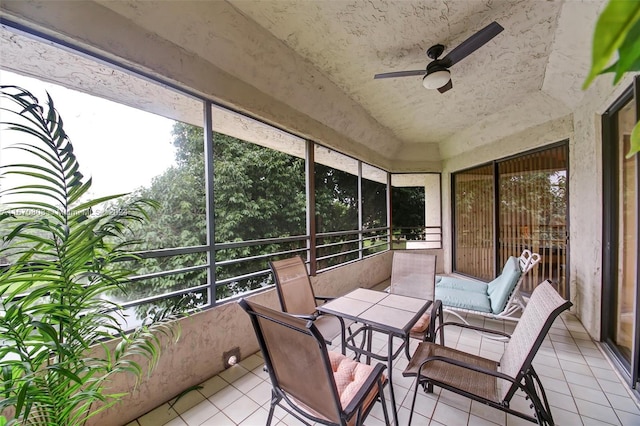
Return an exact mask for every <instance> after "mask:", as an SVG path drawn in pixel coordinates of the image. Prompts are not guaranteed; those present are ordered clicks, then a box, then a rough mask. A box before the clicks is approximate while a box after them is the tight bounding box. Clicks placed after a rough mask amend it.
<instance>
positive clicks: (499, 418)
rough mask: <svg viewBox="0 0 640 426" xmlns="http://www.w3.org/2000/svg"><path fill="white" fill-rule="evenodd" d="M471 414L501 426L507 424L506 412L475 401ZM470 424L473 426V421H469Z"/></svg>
mask: <svg viewBox="0 0 640 426" xmlns="http://www.w3.org/2000/svg"><path fill="white" fill-rule="evenodd" d="M471 414H473V415H474V416H477V417H481V418H483V419H484V420H488V421H490V422H493V423H496V424H499V425H504V424H506V422H507V416H506V413H505V412H504V411H500V410H498V409H497V408H493V407H489V406H488V405H485V404H481V403H479V402H477V401H473V402H472V403H471ZM469 424H473V423H471V420H469Z"/></svg>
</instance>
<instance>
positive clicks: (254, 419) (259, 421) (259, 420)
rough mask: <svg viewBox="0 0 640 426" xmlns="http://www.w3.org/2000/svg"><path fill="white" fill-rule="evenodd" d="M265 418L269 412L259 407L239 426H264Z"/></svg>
mask: <svg viewBox="0 0 640 426" xmlns="http://www.w3.org/2000/svg"><path fill="white" fill-rule="evenodd" d="M267 417H269V411H268V410H265V409H264V408H262V407H260V408H258V409H257V410H256V411H254V412H253V414H251V415H250V416H249V417H247V418H246V419H244V420H243V421H242V423H240V424H239V426H258V425H266V424H267Z"/></svg>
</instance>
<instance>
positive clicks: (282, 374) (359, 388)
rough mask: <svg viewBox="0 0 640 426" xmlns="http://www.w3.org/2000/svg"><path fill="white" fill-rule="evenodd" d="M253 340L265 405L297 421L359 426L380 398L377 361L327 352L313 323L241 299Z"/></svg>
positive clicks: (380, 372)
mask: <svg viewBox="0 0 640 426" xmlns="http://www.w3.org/2000/svg"><path fill="white" fill-rule="evenodd" d="M238 303H239V304H240V306H241V307H242V308H243V309H244V310H245V311H246V312H247V313H248V314H249V316H250V317H251V322H252V324H253V328H254V330H255V333H256V337H257V338H258V343H259V345H260V349H261V351H262V354H263V357H264V360H265V363H266V366H267V371H268V372H269V377H270V378H271V384H272V391H271V408H270V409H269V416H268V418H267V426H268V425H270V424H271V420H272V419H273V412H274V409H275V407H276V406H280V407H281V408H282V409H283V410H285V411H287V412H288V413H289V414H291V415H292V416H294V417H295V418H297V419H298V420H300V421H302V422H303V423H304V424H307V425H308V424H309V423H307V422H306V421H305V419H306V420H309V421H311V422H314V423H321V424H329V425H349V426H356V425H362V424H363V422H364V420H365V419H366V417H367V415H368V414H369V412H370V411H371V409H372V408H373V406H374V403H375V402H376V401H379V402H380V403H381V404H382V410H383V415H384V418H385V423H386V424H390V422H389V415H388V412H387V405H386V402H385V398H384V391H383V389H384V385H385V384H386V381H387V380H386V377H385V376H384V370H385V368H386V366H384V365H383V364H376V365H375V366H374V365H367V364H361V363H359V362H356V361H354V360H352V359H350V358H348V357H346V356H344V355H342V354H339V353H336V352H331V351H328V350H327V347H326V345H325V344H324V338H323V337H322V335H321V334H320V332H319V331H318V328H317V327H316V326H315V322H313V321H309V320H305V319H302V318H297V317H295V316H293V315H290V314H287V313H285V312H278V311H274V310H272V309H269V308H266V307H264V306H260V305H257V304H255V303H251V302H249V301H247V300H244V299H241V300H240V301H239V302H238Z"/></svg>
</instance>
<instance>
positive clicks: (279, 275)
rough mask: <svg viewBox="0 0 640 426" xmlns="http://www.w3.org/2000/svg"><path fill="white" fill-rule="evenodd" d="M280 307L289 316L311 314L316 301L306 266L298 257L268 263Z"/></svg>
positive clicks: (314, 308)
mask: <svg viewBox="0 0 640 426" xmlns="http://www.w3.org/2000/svg"><path fill="white" fill-rule="evenodd" d="M269 266H270V267H271V271H272V272H273V278H274V280H275V281H276V290H277V292H278V298H279V299H280V305H281V307H282V310H283V311H284V312H289V313H290V314H305V315H310V314H313V313H314V312H315V310H316V300H315V295H314V294H313V287H311V280H309V273H308V272H307V266H306V265H305V264H304V261H303V260H302V258H301V257H300V256H296V257H292V258H290V259H284V260H277V261H274V262H269Z"/></svg>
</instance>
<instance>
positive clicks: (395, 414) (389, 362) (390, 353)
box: [387, 333, 399, 426]
mask: <svg viewBox="0 0 640 426" xmlns="http://www.w3.org/2000/svg"><path fill="white" fill-rule="evenodd" d="M387 347H388V348H387V349H388V352H387V355H388V358H387V370H389V371H388V377H389V388H390V389H389V393H390V394H391V411H392V412H393V422H394V424H395V425H396V426H399V423H398V407H396V393H395V391H394V389H393V380H392V375H393V334H392V333H389V342H388V343H387Z"/></svg>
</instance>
